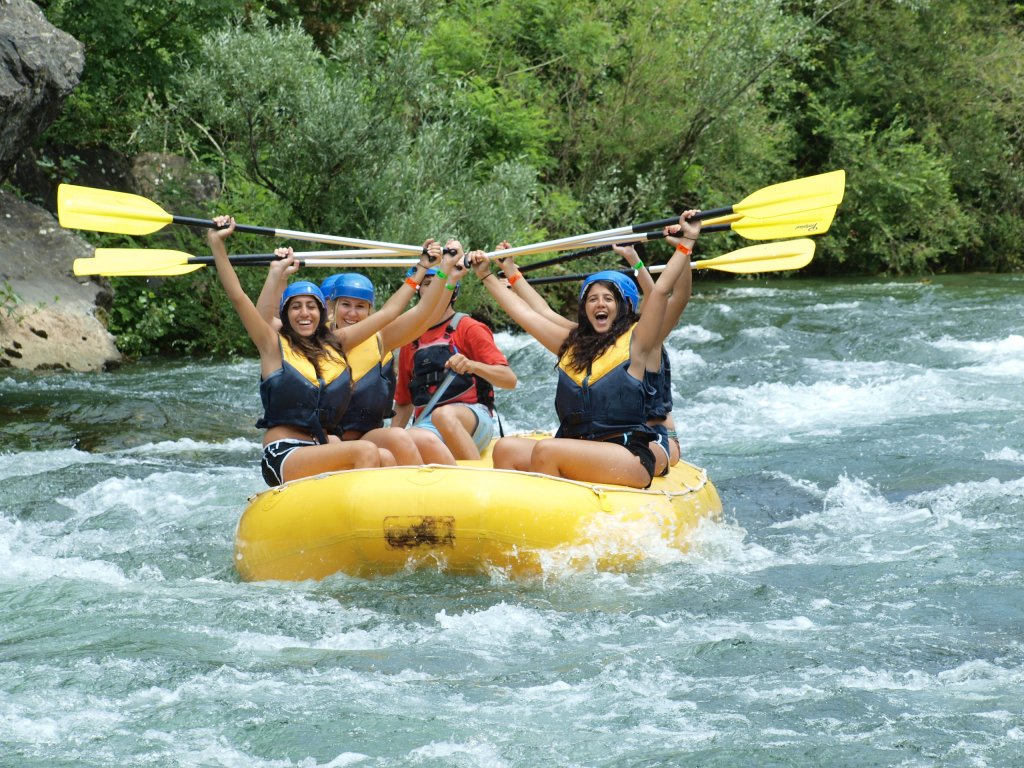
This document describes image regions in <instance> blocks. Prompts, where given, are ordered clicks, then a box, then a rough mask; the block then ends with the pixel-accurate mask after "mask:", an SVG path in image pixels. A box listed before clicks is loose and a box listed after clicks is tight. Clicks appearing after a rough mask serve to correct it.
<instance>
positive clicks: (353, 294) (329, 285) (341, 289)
mask: <svg viewBox="0 0 1024 768" xmlns="http://www.w3.org/2000/svg"><path fill="white" fill-rule="evenodd" d="M320 288H321V289H322V290H323V292H324V296H325V297H326V298H327V300H328V301H333V300H334V299H340V298H341V297H342V296H346V297H348V298H350V299H361V300H362V301H368V302H370V303H371V304H373V300H374V290H373V283H371V282H370V278H368V277H366V276H365V275H357V274H346V275H331V276H330V277H328V278H327V279H326V280H324V281H323V282H322V283H321V284H320Z"/></svg>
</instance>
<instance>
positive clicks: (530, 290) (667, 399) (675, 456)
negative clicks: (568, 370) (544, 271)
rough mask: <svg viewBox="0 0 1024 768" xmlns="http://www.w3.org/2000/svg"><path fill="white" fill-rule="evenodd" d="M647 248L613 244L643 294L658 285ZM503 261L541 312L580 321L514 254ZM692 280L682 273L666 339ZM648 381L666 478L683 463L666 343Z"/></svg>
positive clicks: (519, 290) (657, 469)
mask: <svg viewBox="0 0 1024 768" xmlns="http://www.w3.org/2000/svg"><path fill="white" fill-rule="evenodd" d="M507 247H509V244H508V243H507V242H504V243H502V244H501V245H499V246H498V248H499V249H504V248H507ZM642 248H643V245H642V244H639V245H636V244H626V245H612V246H611V249H612V250H613V251H614V252H615V253H617V254H619V255H620V256H622V258H623V259H625V261H626V263H627V264H628V265H629V266H630V267H632V268H633V272H634V274H635V275H636V278H637V282H638V283H639V284H640V294H641V296H647V295H649V294H650V292H651V290H652V289H653V288H654V278H653V277H652V276H651V272H650V270H648V268H647V265H645V264H644V262H643V260H642V259H641V257H640V253H639V252H638V251H639V250H640V249H642ZM498 259H499V263H500V264H501V268H502V270H503V271H504V273H505V277H506V282H507V283H508V287H509V288H510V289H511V290H512V291H513V292H514V293H515V294H516V295H517V296H519V297H520V298H521V299H523V300H524V301H525V302H526V303H527V304H529V305H530V307H532V308H533V309H534V310H536V311H537V312H539V313H541V314H543V315H545V316H547V317H549V318H551V319H552V320H554V321H555V322H557V323H559V324H561V325H565V326H566V327H568V328H575V327H576V326H577V323H576V322H575V321H573V320H569V319H568V318H564V317H562V316H561V315H559V314H558V313H557V312H555V311H554V310H553V309H552V308H551V306H550V305H549V304H548V303H547V301H546V300H545V299H544V297H543V296H542V295H541V294H540V293H539V292H538V291H537V289H536V288H534V287H533V286H532V285H530V283H529V281H528V280H523V279H522V278H523V274H522V273H521V272H520V271H519V267H518V266H517V265H516V263H515V260H514V259H513V258H512V257H508V258H504V259H502V258H500V257H498ZM690 288H691V280H690V274H689V272H687V271H685V270H684V272H683V274H682V275H681V276H680V278H679V280H678V281H677V283H676V286H675V287H674V288H673V289H672V293H671V295H670V296H669V299H668V304H667V308H666V311H665V323H664V328H663V329H662V330H663V332H664V334H665V336H666V338H667V337H668V334H669V333H670V332H671V331H672V328H673V327H675V323H676V322H678V318H679V317H680V316H681V315H682V313H683V310H684V309H686V305H687V304H688V303H689V301H690ZM644 304H645V302H643V301H642V300H641V302H640V308H639V309H638V310H637V314H640V315H642V314H643V311H644ZM647 362H648V365H647V372H646V374H645V375H646V376H647V380H648V384H649V385H650V386H651V387H652V388H653V390H654V391H653V394H652V396H651V398H650V405H649V411H648V418H647V425H648V426H649V427H651V428H652V429H653V430H654V431H655V434H656V437H655V438H654V439H653V440H651V443H650V446H651V450H652V451H653V452H654V476H655V477H663V476H664V475H667V474H668V472H669V469H671V468H672V467H673V466H674V465H676V464H678V463H679V455H680V451H679V438H678V437H677V436H676V426H675V420H674V419H673V418H672V372H671V369H670V367H669V359H668V353H667V352H666V351H665V347H664V345H663V346H662V347H661V349H660V350H658V352H656V353H655V352H652V353H651V359H650V360H648V361H647Z"/></svg>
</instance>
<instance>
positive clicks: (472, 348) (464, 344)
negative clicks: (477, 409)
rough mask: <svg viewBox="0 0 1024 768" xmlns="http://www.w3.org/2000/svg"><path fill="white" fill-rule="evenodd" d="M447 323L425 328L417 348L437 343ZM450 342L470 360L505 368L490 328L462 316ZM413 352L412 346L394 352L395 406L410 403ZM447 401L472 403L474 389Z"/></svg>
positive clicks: (502, 357)
mask: <svg viewBox="0 0 1024 768" xmlns="http://www.w3.org/2000/svg"><path fill="white" fill-rule="evenodd" d="M450 322H451V318H448V319H447V320H445V321H444V322H443V323H440V324H439V325H435V326H434V327H433V328H430V329H428V330H427V332H426V333H424V334H423V335H422V336H420V337H419V339H417V341H418V342H419V344H421V345H426V344H429V343H431V342H433V341H437V340H438V339H440V338H441V337H442V336H444V333H445V330H446V329H447V327H448V324H449V323H450ZM451 343H452V344H454V345H455V348H456V349H457V350H458V351H459V354H461V355H465V356H466V357H468V358H469V359H470V360H474V361H476V362H478V363H484V364H485V365H508V358H507V357H505V355H503V354H502V353H501V350H500V349H498V345H497V344H495V343H494V334H493V333H491V329H490V328H488V327H487V326H486V325H485V324H484V323H481V322H480V321H479V320H474V319H473V318H472V317H468V316H466V317H463V318H462V320H460V321H459V326H458V327H457V328H456V329H455V332H454V333H452V337H451ZM414 353H415V350H414V349H413V345H412V344H406V345H405V346H404V347H402V349H401V351H400V352H399V353H398V382H397V386H396V387H395V403H396V404H397V405H409V404H410V403H412V393H411V392H410V391H409V382H411V381H412V357H413V354H414ZM449 402H454V403H475V402H476V387H471V388H470V389H469V390H468V391H466V392H464V393H463V394H461V395H460V396H459V397H457V398H455V399H453V400H451V401H449ZM416 410H417V412H418V411H420V410H422V409H421V408H417V409H416Z"/></svg>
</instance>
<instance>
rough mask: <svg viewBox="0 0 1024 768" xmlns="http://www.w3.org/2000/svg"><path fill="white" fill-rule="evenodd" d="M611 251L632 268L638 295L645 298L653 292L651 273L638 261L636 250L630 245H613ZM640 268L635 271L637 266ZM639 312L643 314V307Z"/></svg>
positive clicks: (641, 306) (638, 255) (638, 256)
mask: <svg viewBox="0 0 1024 768" xmlns="http://www.w3.org/2000/svg"><path fill="white" fill-rule="evenodd" d="M612 250H613V251H615V252H616V253H617V254H619V256H621V257H622V258H624V259H625V260H626V263H627V264H629V266H631V267H633V271H634V272H636V281H637V282H638V283H639V284H640V293H641V294H642V295H644V296H646V295H647V294H648V293H650V292H651V291H652V290H654V278H653V277H651V273H650V272H649V271H647V265H645V264H644V263H643V262H642V261H641V260H640V254H638V253H637V252H636V248H635V247H633V246H632V245H613V246H612ZM638 264H639V265H640V268H639V269H637V268H636V267H637V265H638ZM640 312H641V313H642V312H643V305H642V304H641V305H640Z"/></svg>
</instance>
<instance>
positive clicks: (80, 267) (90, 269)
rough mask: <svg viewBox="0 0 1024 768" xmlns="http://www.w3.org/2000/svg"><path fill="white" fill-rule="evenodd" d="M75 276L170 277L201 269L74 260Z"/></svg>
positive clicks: (199, 265)
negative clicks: (120, 264) (123, 265)
mask: <svg viewBox="0 0 1024 768" xmlns="http://www.w3.org/2000/svg"><path fill="white" fill-rule="evenodd" d="M74 268H75V274H76V275H102V276H103V277H171V276H173V275H187V274H188V273H189V272H195V271H196V270H197V269H202V268H203V265H202V264H171V265H165V266H162V267H147V266H144V265H142V266H140V265H135V266H134V267H131V266H125V267H118V266H117V265H116V264H111V263H109V262H106V261H104V260H103V259H75V264H74Z"/></svg>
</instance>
